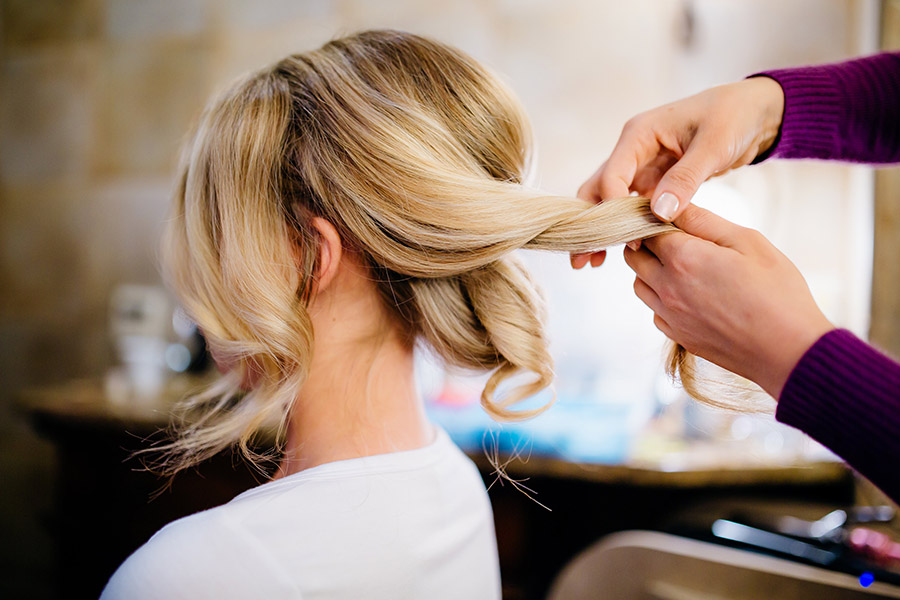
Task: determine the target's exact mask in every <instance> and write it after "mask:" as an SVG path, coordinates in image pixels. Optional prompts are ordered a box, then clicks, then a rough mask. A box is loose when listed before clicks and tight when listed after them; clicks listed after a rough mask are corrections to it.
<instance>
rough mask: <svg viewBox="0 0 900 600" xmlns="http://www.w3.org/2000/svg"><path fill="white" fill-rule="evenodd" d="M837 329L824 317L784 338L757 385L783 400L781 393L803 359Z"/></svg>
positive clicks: (776, 398)
mask: <svg viewBox="0 0 900 600" xmlns="http://www.w3.org/2000/svg"><path fill="white" fill-rule="evenodd" d="M834 329H836V327H835V326H834V325H832V324H831V322H830V321H828V320H827V319H826V318H825V317H824V316H822V317H821V319H818V320H816V322H814V323H810V324H809V325H808V326H806V327H804V328H802V329H798V330H796V331H795V332H794V333H793V334H792V335H786V336H783V337H782V339H780V340H779V341H778V343H777V344H776V345H775V348H776V349H777V350H778V351H777V352H776V353H775V354H774V355H773V356H772V357H771V360H770V362H769V367H768V368H767V369H766V370H765V373H763V374H762V375H761V376H760V377H759V378H758V379H757V380H756V383H757V384H758V385H759V386H760V387H761V388H763V389H764V390H765V391H766V392H767V393H768V394H769V395H771V396H772V397H773V398H775V400H776V401H777V400H778V399H779V398H781V392H782V391H783V390H784V386H785V384H787V381H788V379H790V377H791V373H793V372H794V369H795V368H796V367H797V365H798V364H799V363H800V361H801V360H802V359H803V357H804V356H805V355H806V353H807V352H809V349H810V348H812V347H813V346H814V345H815V344H816V342H818V341H819V340H820V339H821V338H822V336H824V335H825V334H826V333H828V332H829V331H832V330H834Z"/></svg>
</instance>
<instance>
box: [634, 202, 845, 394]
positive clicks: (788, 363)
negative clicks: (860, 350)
mask: <svg viewBox="0 0 900 600" xmlns="http://www.w3.org/2000/svg"><path fill="white" fill-rule="evenodd" d="M674 223H675V225H677V226H678V227H679V228H681V230H682V231H679V232H673V233H667V234H663V235H660V236H657V237H654V238H650V239H647V240H644V242H643V247H641V248H639V249H638V250H633V249H631V248H626V249H625V262H626V263H628V266H629V267H631V268H632V270H634V272H635V273H636V274H637V277H636V278H635V280H634V289H635V293H636V294H637V295H638V297H639V298H640V299H641V300H642V301H643V302H644V304H646V305H647V306H649V307H650V309H651V310H653V312H654V323H655V324H656V326H657V327H658V328H659V329H660V330H661V331H662V332H663V333H665V334H666V336H667V337H669V338H670V339H672V340H673V341H675V342H677V343H678V344H680V345H682V346H683V347H684V348H685V349H686V350H687V351H688V352H691V353H693V354H696V355H697V356H701V357H703V358H705V359H707V360H709V361H711V362H713V363H715V364H717V365H719V366H721V367H723V368H725V369H728V370H729V371H732V372H734V373H737V374H738V375H741V376H743V377H746V378H747V379H750V380H752V381H754V382H755V383H757V384H758V385H759V386H760V387H762V388H763V389H764V390H765V391H766V392H768V393H769V394H771V395H772V396H773V397H774V398H776V399H777V398H778V397H779V396H780V394H781V390H782V388H783V386H784V383H785V381H787V378H788V376H789V375H790V373H791V370H792V369H793V367H794V365H796V364H797V362H798V361H799V360H800V358H801V357H802V356H803V354H804V353H805V352H806V351H807V350H808V349H809V348H810V346H812V345H813V344H814V343H815V341H816V340H818V339H819V338H820V337H821V336H822V335H824V334H825V333H826V332H828V331H830V330H832V329H834V326H833V325H832V324H831V323H830V322H829V321H828V319H826V318H825V316H824V315H823V314H822V312H821V311H820V310H819V308H818V306H816V303H815V301H814V300H813V298H812V295H811V294H810V291H809V288H808V287H807V285H806V282H805V281H804V279H803V276H802V275H801V274H800V272H799V271H798V270H797V268H796V267H795V266H794V265H793V263H791V261H790V260H788V259H787V257H786V256H784V255H783V254H782V253H781V252H779V251H778V249H777V248H775V247H774V246H773V245H772V244H771V243H770V242H769V241H768V240H767V239H766V238H765V237H763V236H762V235H761V234H760V233H759V232H757V231H754V230H752V229H747V228H744V227H740V226H738V225H735V224H734V223H731V222H729V221H726V220H725V219H722V218H721V217H719V216H717V215H715V214H713V213H711V212H709V211H707V210H704V209H702V208H698V207H696V206H688V207H686V208H685V210H684V211H683V212H682V214H681V215H680V216H679V217H677V218H676V219H675V221H674Z"/></svg>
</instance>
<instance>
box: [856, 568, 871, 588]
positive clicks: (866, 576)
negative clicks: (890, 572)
mask: <svg viewBox="0 0 900 600" xmlns="http://www.w3.org/2000/svg"><path fill="white" fill-rule="evenodd" d="M873 581H875V576H874V575H872V574H871V573H869V572H868V571H866V572H865V573H863V574H862V575H860V576H859V585H861V586H863V587H869V586H870V585H872V582H873Z"/></svg>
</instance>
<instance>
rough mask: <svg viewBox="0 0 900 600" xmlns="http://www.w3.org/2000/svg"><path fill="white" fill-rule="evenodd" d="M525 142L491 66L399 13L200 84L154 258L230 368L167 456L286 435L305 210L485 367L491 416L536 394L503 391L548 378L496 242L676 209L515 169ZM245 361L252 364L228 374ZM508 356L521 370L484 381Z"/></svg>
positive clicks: (169, 468) (191, 408)
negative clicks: (217, 90) (597, 195)
mask: <svg viewBox="0 0 900 600" xmlns="http://www.w3.org/2000/svg"><path fill="white" fill-rule="evenodd" d="M530 152H531V139H530V134H529V127H528V122H527V119H526V117H525V115H524V113H523V111H522V108H521V106H520V105H519V103H518V101H517V100H516V99H515V97H514V96H513V94H512V93H511V92H510V91H509V90H508V89H507V88H506V87H505V86H504V85H503V84H502V83H501V82H500V81H499V80H498V78H497V77H495V76H494V75H492V74H491V73H490V72H488V71H487V70H486V69H485V68H484V67H483V66H481V65H480V64H478V63H477V62H476V61H474V60H473V59H471V58H470V57H468V56H466V55H465V54H463V53H462V52H460V51H458V50H455V49H453V48H450V47H448V46H445V45H443V44H440V43H437V42H435V41H432V40H428V39H425V38H422V37H419V36H415V35H411V34H408V33H402V32H397V31H367V32H363V33H359V34H356V35H352V36H349V37H345V38H341V39H337V40H334V41H331V42H329V43H327V44H325V45H324V46H323V47H322V48H320V49H318V50H315V51H312V52H308V53H305V54H297V55H293V56H289V57H287V58H285V59H283V60H281V61H279V62H277V63H276V64H274V65H272V66H270V67H267V68H264V69H262V70H260V71H258V72H255V73H253V74H251V75H249V76H247V77H245V78H243V79H241V80H240V81H238V82H237V83H235V84H234V85H233V86H232V87H231V88H230V89H228V90H227V91H226V92H225V93H224V94H223V95H221V96H220V97H219V98H217V99H216V100H214V101H213V102H212V103H211V104H210V105H209V106H208V107H207V108H206V110H205V112H204V113H203V115H202V117H201V119H200V122H199V125H198V126H197V128H196V131H195V133H194V134H193V136H192V138H191V140H190V141H189V143H188V144H187V146H186V148H185V151H184V155H183V160H182V165H181V167H180V179H179V185H178V188H177V192H176V194H175V199H174V211H173V214H172V216H171V219H170V221H169V223H168V228H167V232H166V235H165V241H164V246H163V250H164V268H165V273H166V276H167V279H168V281H169V282H170V283H171V285H172V287H173V288H174V289H175V290H176V292H177V293H178V295H179V297H180V299H181V301H182V303H183V305H184V307H185V309H186V310H187V311H188V313H189V314H190V315H192V317H193V318H194V319H195V320H196V321H197V323H198V324H199V326H200V327H201V329H202V330H203V332H204V333H205V335H206V336H207V339H208V342H209V344H210V346H211V347H212V349H213V350H214V352H215V354H216V355H217V356H220V357H224V358H225V359H226V361H227V362H232V363H234V364H235V366H236V368H234V369H233V370H232V372H230V373H229V374H227V375H226V376H225V377H224V378H223V379H221V380H220V381H219V382H218V383H217V384H215V385H214V386H212V387H211V388H210V389H209V390H207V391H205V392H203V393H201V394H199V395H197V396H194V397H192V398H189V399H187V401H186V403H185V410H186V411H187V413H191V414H192V416H191V418H189V419H187V420H184V421H183V422H182V423H181V425H180V426H179V437H178V439H176V440H175V441H174V442H172V443H171V444H170V445H169V446H167V447H166V450H167V451H168V453H169V456H168V460H167V461H165V462H164V470H165V471H166V472H169V473H174V472H176V471H178V470H180V469H182V468H185V467H188V466H191V465H193V464H195V463H198V462H200V461H201V460H203V459H205V458H207V457H209V456H211V455H213V454H215V453H216V452H218V451H220V450H222V449H224V448H226V447H228V446H230V445H232V444H235V443H236V444H238V446H239V447H240V449H241V450H242V452H243V453H244V455H245V456H247V457H248V458H250V459H251V460H258V459H260V458H264V456H263V455H260V454H256V453H254V451H253V449H252V444H251V442H252V440H253V438H254V435H256V434H257V432H259V431H260V429H261V428H262V426H263V425H264V424H265V423H267V422H270V421H274V422H277V423H279V430H278V440H281V439H283V433H284V427H285V423H286V419H287V416H288V414H289V412H290V409H291V406H292V404H293V402H295V401H296V399H297V395H298V391H299V389H300V387H301V386H302V384H303V382H304V379H305V377H306V375H307V369H308V366H309V364H310V358H311V351H312V342H313V330H312V326H311V323H310V319H309V315H308V314H307V310H306V307H307V304H308V301H309V298H310V293H311V289H312V285H313V282H314V279H315V274H316V266H317V265H316V259H317V256H318V237H317V233H316V229H315V228H313V227H312V226H311V225H310V221H311V219H312V218H314V217H322V218H324V219H326V220H328V221H329V222H330V223H331V224H333V225H334V227H335V228H336V229H337V230H338V232H339V234H340V235H341V238H342V240H343V241H344V243H345V244H346V245H347V246H348V247H350V248H352V249H354V250H356V251H358V252H359V253H360V255H361V256H364V257H365V259H366V261H367V263H368V265H369V266H370V268H371V270H372V274H373V277H374V278H375V280H376V281H377V285H378V288H379V291H380V295H381V297H382V298H383V300H384V304H385V306H386V308H387V309H388V310H389V311H390V313H391V314H392V315H394V317H396V319H395V320H396V322H397V324H398V325H399V327H400V328H401V330H402V331H403V332H404V333H405V335H406V336H408V339H409V340H410V341H413V340H421V341H424V342H425V343H426V344H427V345H428V346H430V347H431V348H432V349H433V350H434V352H435V353H436V354H437V355H438V356H439V357H441V358H442V359H443V360H444V361H446V362H447V363H448V364H450V365H455V366H460V367H465V368H471V369H479V370H486V371H492V374H491V376H490V379H489V380H488V382H487V385H486V386H485V388H484V391H483V393H482V397H481V403H482V405H483V406H484V409H485V410H486V411H487V412H488V413H489V414H490V415H491V416H492V417H494V418H495V419H500V420H510V419H524V418H528V417H532V416H534V415H535V414H537V413H539V412H541V411H542V410H543V408H539V409H533V410H518V411H517V410H515V409H514V405H515V404H516V403H517V402H519V401H520V400H522V399H524V398H527V397H529V396H532V395H534V394H535V393H537V392H539V391H541V390H543V389H544V388H546V387H548V386H549V385H550V384H551V383H552V379H553V363H552V360H551V357H550V354H549V353H548V348H547V345H548V344H547V342H548V341H547V338H546V335H545V332H544V307H543V304H542V300H541V295H540V293H539V291H538V289H537V287H536V285H535V282H534V281H533V280H532V278H531V277H530V276H529V274H528V272H527V271H526V270H525V269H524V268H523V266H522V264H521V262H520V261H519V260H517V258H516V257H515V256H514V255H513V254H512V252H513V251H514V250H516V249H519V248H532V249H538V250H553V251H561V252H589V251H595V250H598V249H602V248H606V247H608V246H611V245H614V244H619V243H623V242H626V241H629V240H634V239H638V238H644V237H648V236H653V235H656V234H659V233H663V232H666V231H670V230H672V229H673V228H672V226H671V225H668V224H664V223H661V222H659V221H658V220H657V219H656V218H655V217H654V216H653V215H652V213H651V211H650V208H649V203H648V201H647V199H645V198H634V197H629V198H622V199H618V200H608V201H605V202H603V203H601V204H598V205H594V204H590V203H588V202H585V201H582V200H579V199H576V198H570V197H558V196H551V195H547V194H544V193H541V192H539V191H536V190H534V189H530V188H529V187H527V186H525V185H524V184H523V182H524V181H525V177H526V174H527V173H528V169H529V163H530V156H531V154H530ZM298 259H299V261H300V262H299V266H298ZM251 368H252V369H254V370H255V371H256V372H258V373H259V374H260V377H259V379H258V383H257V384H256V385H255V387H254V389H252V390H250V391H247V392H246V393H245V392H243V391H241V390H240V387H239V384H240V381H241V380H242V378H243V377H244V374H245V373H246V372H247V371H248V370H249V369H251ZM516 373H529V374H532V378H531V380H530V381H526V382H524V383H518V384H515V385H510V386H509V389H506V388H507V386H504V390H505V391H504V392H503V393H502V394H499V393H498V386H500V384H501V383H503V382H504V381H506V380H507V379H508V378H509V377H510V376H512V375H514V374H516ZM545 408H546V407H545ZM279 443H280V441H279Z"/></svg>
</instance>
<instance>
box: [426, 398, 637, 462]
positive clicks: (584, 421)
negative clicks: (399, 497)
mask: <svg viewBox="0 0 900 600" xmlns="http://www.w3.org/2000/svg"><path fill="white" fill-rule="evenodd" d="M426 410H427V412H428V415H429V417H430V418H431V420H432V421H433V422H434V423H436V424H438V425H440V426H441V427H443V428H444V429H445V430H446V431H447V433H448V434H449V435H450V437H451V438H452V439H453V441H454V442H456V444H457V445H459V446H460V448H462V449H463V450H465V451H467V452H481V451H485V452H487V453H489V454H493V453H494V451H495V450H497V451H499V453H500V455H501V456H504V455H505V456H509V455H511V454H519V455H521V456H522V457H527V456H529V455H532V456H540V457H542V458H555V459H560V460H565V461H569V462H576V463H592V464H621V463H623V462H624V461H625V460H626V459H627V457H628V450H629V447H630V445H631V441H632V439H633V432H634V430H635V427H634V421H635V419H634V416H635V415H634V410H633V407H632V405H630V404H626V403H598V402H596V400H594V401H586V400H582V399H577V398H560V400H559V401H558V402H557V403H556V404H555V405H554V406H553V407H552V408H550V410H548V411H547V412H545V413H544V414H542V415H540V416H538V417H535V418H533V419H531V420H528V421H523V422H519V423H497V422H495V421H494V420H492V419H491V418H490V417H488V416H487V414H485V412H484V410H483V409H482V408H481V406H480V405H478V404H477V403H471V404H467V405H463V406H459V405H456V406H449V405H443V404H438V403H434V402H429V403H427V409H426Z"/></svg>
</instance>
